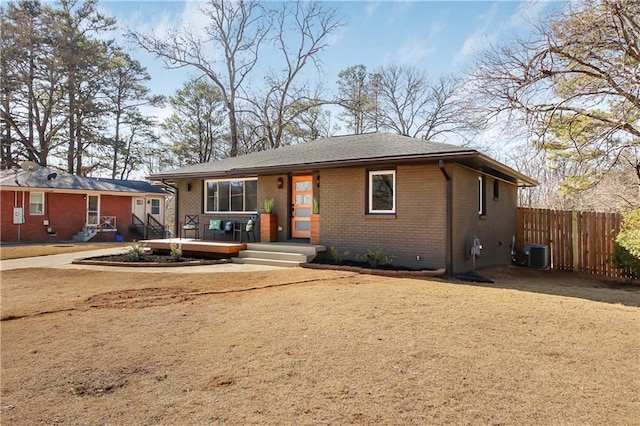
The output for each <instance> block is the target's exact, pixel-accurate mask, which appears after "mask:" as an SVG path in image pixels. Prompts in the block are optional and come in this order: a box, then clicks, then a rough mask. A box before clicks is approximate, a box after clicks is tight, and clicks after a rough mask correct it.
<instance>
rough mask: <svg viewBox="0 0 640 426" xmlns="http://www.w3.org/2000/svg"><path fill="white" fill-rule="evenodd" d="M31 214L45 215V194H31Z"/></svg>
mask: <svg viewBox="0 0 640 426" xmlns="http://www.w3.org/2000/svg"><path fill="white" fill-rule="evenodd" d="M29 214H32V215H43V214H44V192H30V193H29Z"/></svg>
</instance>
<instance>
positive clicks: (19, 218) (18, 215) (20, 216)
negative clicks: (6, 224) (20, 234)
mask: <svg viewBox="0 0 640 426" xmlns="http://www.w3.org/2000/svg"><path fill="white" fill-rule="evenodd" d="M13 223H14V225H20V224H22V223H24V209H23V208H22V207H14V208H13Z"/></svg>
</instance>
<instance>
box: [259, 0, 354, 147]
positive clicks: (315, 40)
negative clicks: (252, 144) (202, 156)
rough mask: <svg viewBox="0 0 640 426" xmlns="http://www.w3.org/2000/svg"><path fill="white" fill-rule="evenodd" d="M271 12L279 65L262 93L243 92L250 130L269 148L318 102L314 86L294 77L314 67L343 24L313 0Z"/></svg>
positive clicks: (333, 14)
mask: <svg viewBox="0 0 640 426" xmlns="http://www.w3.org/2000/svg"><path fill="white" fill-rule="evenodd" d="M272 13H273V16H274V19H273V28H274V30H275V32H276V33H275V35H274V36H273V39H272V40H273V43H274V46H275V48H276V49H277V52H278V55H279V56H280V57H281V58H282V61H281V62H277V65H276V66H278V65H280V64H282V67H281V69H280V70H276V69H274V68H273V67H272V68H271V71H270V73H269V74H268V75H267V77H266V78H265V86H266V89H265V90H264V91H263V92H262V96H247V101H248V102H249V103H250V104H251V106H252V108H250V109H249V111H248V112H249V113H250V114H251V115H252V118H253V121H254V122H255V123H256V127H255V128H254V130H253V132H254V133H255V134H256V136H257V138H258V139H260V140H263V141H266V142H267V144H268V145H267V147H268V148H278V147H279V146H281V145H284V144H287V143H290V142H291V139H290V140H289V141H287V140H285V137H286V136H287V133H288V132H289V131H291V130H293V129H295V128H296V127H297V125H298V123H299V119H300V117H301V116H302V115H304V114H306V113H308V112H309V111H310V110H312V109H314V108H317V107H318V106H320V105H321V104H322V103H323V101H322V100H320V90H319V88H316V90H315V91H314V90H313V89H310V88H309V85H308V84H307V83H301V82H299V80H300V78H301V73H302V71H303V69H305V68H306V67H307V66H308V65H313V66H315V68H316V69H319V62H318V61H319V54H320V53H321V52H322V51H323V50H325V49H326V48H327V47H328V46H329V36H330V35H331V34H333V33H335V32H336V31H337V30H338V29H339V28H340V26H341V25H342V23H341V21H340V19H339V18H338V17H337V14H336V12H335V10H333V9H327V8H325V7H323V6H322V4H321V3H320V2H316V1H311V2H309V1H302V0H298V1H295V2H284V3H282V5H281V7H280V8H279V9H276V10H274V11H273V12H272ZM258 93H259V92H258Z"/></svg>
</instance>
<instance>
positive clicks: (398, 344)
mask: <svg viewBox="0 0 640 426" xmlns="http://www.w3.org/2000/svg"><path fill="white" fill-rule="evenodd" d="M487 273H488V275H489V276H494V277H495V278H496V284H494V285H485V286H480V285H470V284H469V283H459V282H454V283H452V282H446V281H438V280H420V279H398V278H384V277H377V276H366V275H357V274H353V273H345V272H334V271H316V270H305V269H299V268H297V269H288V270H278V271H268V272H251V273H234V274H223V273H211V274H178V273H172V272H167V271H166V270H163V271H160V272H159V273H140V272H97V271H94V270H76V269H29V270H16V271H6V272H3V273H2V294H1V296H2V305H1V307H2V322H1V327H2V328H1V332H2V359H1V361H2V394H1V395H2V407H1V410H2V411H1V416H2V417H1V419H0V420H1V423H2V424H3V425H5V424H6V425H9V424H11V425H34V424H73V425H75V424H89V425H102V424H113V425H116V424H117V425H125V424H127V425H133V424H162V425H192V424H376V425H378V424H492V425H498V424H514V425H526V424H536V425H540V424H545V425H546V424H563V425H566V424H569V425H584V424H617V425H625V424H626V425H631V424H638V413H640V395H639V392H638V389H639V386H640V363H639V356H640V339H639V336H640V308H639V307H638V306H640V291H639V289H638V287H637V286H636V287H623V286H616V285H610V284H607V283H601V282H597V281H591V280H588V279H585V278H583V277H578V276H574V275H568V274H559V273H550V272H544V271H529V270H524V269H516V268H506V269H500V270H493V271H488V272H487ZM255 287H264V288H261V289H256V288H255Z"/></svg>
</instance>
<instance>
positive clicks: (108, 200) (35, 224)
mask: <svg viewBox="0 0 640 426" xmlns="http://www.w3.org/2000/svg"><path fill="white" fill-rule="evenodd" d="M15 194H16V192H14V191H1V192H0V196H1V197H2V198H1V206H2V214H1V216H0V239H1V240H2V241H6V242H9V241H33V242H57V241H70V240H71V239H72V238H73V236H74V235H75V234H77V233H78V232H79V231H81V230H82V227H83V226H84V225H85V222H86V211H87V200H86V195H85V194H65V193H52V192H49V193H45V211H44V215H31V214H29V192H27V191H25V192H24V207H25V223H23V224H21V225H19V226H18V225H15V224H13V207H14V206H22V192H20V191H19V192H18V193H17V194H18V196H17V204H16V203H15V201H16V198H15ZM100 215H101V216H116V220H117V227H118V233H119V234H121V235H123V237H124V238H125V239H127V240H130V239H131V238H133V236H132V235H130V233H129V225H130V224H131V197H130V196H115V195H102V196H101V197H100ZM44 220H48V221H49V225H48V226H45V225H43V221H44ZM48 227H50V228H53V230H55V235H50V234H49V233H48V232H47V228H48ZM18 229H19V233H20V235H19V236H18ZM114 239H115V233H112V232H105V233H100V234H98V235H97V236H96V237H94V238H93V239H92V241H113V240H114Z"/></svg>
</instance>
